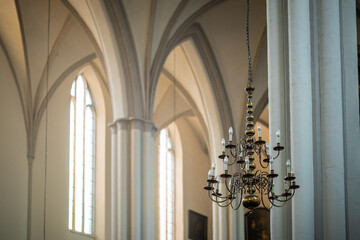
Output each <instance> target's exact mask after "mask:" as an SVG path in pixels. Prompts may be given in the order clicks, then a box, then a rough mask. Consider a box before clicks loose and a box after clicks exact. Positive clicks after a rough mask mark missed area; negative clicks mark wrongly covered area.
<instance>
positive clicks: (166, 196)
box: [159, 129, 175, 240]
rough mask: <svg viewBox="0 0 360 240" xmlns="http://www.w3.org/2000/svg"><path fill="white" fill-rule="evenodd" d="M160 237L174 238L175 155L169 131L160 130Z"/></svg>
mask: <svg viewBox="0 0 360 240" xmlns="http://www.w3.org/2000/svg"><path fill="white" fill-rule="evenodd" d="M159 169H160V239H161V240H171V239H174V219H175V214H174V192H175V191H174V157H173V153H172V144H171V141H170V138H169V135H168V132H167V131H166V130H165V129H163V130H161V131H160V146H159Z"/></svg>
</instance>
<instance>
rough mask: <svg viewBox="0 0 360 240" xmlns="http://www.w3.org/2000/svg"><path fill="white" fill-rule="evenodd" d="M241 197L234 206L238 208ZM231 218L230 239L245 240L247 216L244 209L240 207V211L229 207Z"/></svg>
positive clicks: (234, 202)
mask: <svg viewBox="0 0 360 240" xmlns="http://www.w3.org/2000/svg"><path fill="white" fill-rule="evenodd" d="M239 198H240V196H237V198H236V199H235V200H234V201H233V205H234V206H237V205H238V204H239V201H240V199H239ZM229 216H230V220H229V223H230V226H231V227H230V229H229V230H230V232H229V239H234V240H245V216H244V207H243V206H240V208H239V209H238V210H234V209H232V208H231V207H229Z"/></svg>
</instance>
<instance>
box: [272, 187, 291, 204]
mask: <svg viewBox="0 0 360 240" xmlns="http://www.w3.org/2000/svg"><path fill="white" fill-rule="evenodd" d="M294 190H295V189H294ZM294 195H295V191H293V192H292V193H291V196H290V197H286V199H285V200H283V199H276V201H278V202H287V201H289V200H290V199H292V197H293V196H294ZM282 197H285V196H282Z"/></svg>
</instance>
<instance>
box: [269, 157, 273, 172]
mask: <svg viewBox="0 0 360 240" xmlns="http://www.w3.org/2000/svg"><path fill="white" fill-rule="evenodd" d="M273 163H274V159H272V158H271V159H270V161H269V166H270V171H271V170H274V166H273Z"/></svg>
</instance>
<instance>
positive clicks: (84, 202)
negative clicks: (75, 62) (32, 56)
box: [69, 75, 95, 234]
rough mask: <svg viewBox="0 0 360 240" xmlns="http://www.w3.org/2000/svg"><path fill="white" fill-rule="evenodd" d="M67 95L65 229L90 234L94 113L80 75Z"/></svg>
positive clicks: (92, 194) (92, 209) (92, 210)
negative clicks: (67, 153)
mask: <svg viewBox="0 0 360 240" xmlns="http://www.w3.org/2000/svg"><path fill="white" fill-rule="evenodd" d="M70 95H71V101H70V149H69V229H70V230H73V231H76V232H80V233H85V234H94V180H95V169H94V167H95V112H94V107H93V103H92V98H91V94H90V91H89V88H88V85H87V82H86V81H85V80H84V79H83V77H82V76H81V75H79V76H78V77H77V78H76V80H75V81H74V82H73V84H72V86H71V91H70Z"/></svg>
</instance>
